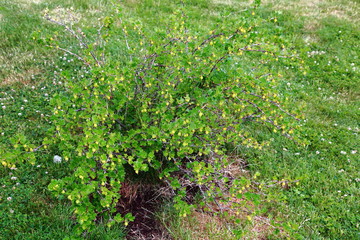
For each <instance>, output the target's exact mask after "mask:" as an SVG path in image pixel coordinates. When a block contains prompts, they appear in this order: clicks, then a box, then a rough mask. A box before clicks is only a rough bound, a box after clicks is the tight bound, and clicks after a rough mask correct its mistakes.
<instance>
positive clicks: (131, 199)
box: [117, 183, 172, 240]
mask: <svg viewBox="0 0 360 240" xmlns="http://www.w3.org/2000/svg"><path fill="white" fill-rule="evenodd" d="M159 189H160V190H159ZM120 194H121V196H122V197H121V199H120V201H119V202H118V204H117V211H118V212H120V213H122V214H126V213H129V212H130V213H132V215H133V216H134V217H135V220H134V221H133V222H130V223H129V225H128V227H127V231H128V234H127V239H128V240H172V238H171V236H170V234H169V233H168V232H167V231H166V229H165V228H164V227H163V226H162V225H161V223H160V221H158V220H157V218H156V217H155V212H156V211H158V210H159V207H160V206H161V203H162V201H163V200H164V192H161V188H159V186H153V185H144V184H136V183H124V184H123V186H122V188H121V191H120Z"/></svg>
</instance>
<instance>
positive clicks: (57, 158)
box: [54, 155, 62, 163]
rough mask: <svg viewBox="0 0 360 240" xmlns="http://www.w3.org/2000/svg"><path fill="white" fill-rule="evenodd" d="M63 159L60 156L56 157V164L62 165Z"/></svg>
mask: <svg viewBox="0 0 360 240" xmlns="http://www.w3.org/2000/svg"><path fill="white" fill-rule="evenodd" d="M61 160H62V158H61V157H60V156H58V155H55V156H54V163H61Z"/></svg>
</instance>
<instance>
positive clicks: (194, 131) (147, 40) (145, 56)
mask: <svg viewBox="0 0 360 240" xmlns="http://www.w3.org/2000/svg"><path fill="white" fill-rule="evenodd" d="M121 19H122V16H121V14H118V13H116V14H115V13H114V15H112V16H107V17H105V18H103V22H102V26H101V28H100V29H99V31H98V33H99V36H98V37H99V38H97V39H96V40H95V42H94V43H92V44H89V43H87V38H86V37H85V34H83V33H82V32H80V33H79V32H78V31H74V30H73V28H72V26H66V25H65V24H63V23H61V22H58V21H57V20H54V19H51V18H49V20H50V21H52V22H54V23H57V24H60V25H62V26H64V27H65V29H66V31H67V32H69V33H70V34H71V35H72V36H73V37H75V38H76V39H77V41H78V42H79V43H80V45H81V48H82V52H80V53H74V52H72V51H70V50H67V48H63V47H60V46H59V43H58V42H57V39H58V37H55V40H54V39H53V38H52V37H50V38H49V37H46V38H45V39H42V40H41V41H40V42H44V43H46V44H47V45H49V46H51V47H54V48H57V49H60V50H63V51H67V52H68V53H69V54H71V55H73V56H76V57H77V59H79V60H80V61H82V62H83V63H84V64H85V65H86V67H87V71H88V73H89V74H88V75H87V76H85V77H84V78H79V79H77V78H75V79H74V78H73V76H74V75H73V71H64V72H63V77H64V78H65V79H66V81H65V86H66V87H65V91H64V92H61V93H59V94H57V95H55V96H54V97H53V99H52V100H51V104H52V105H53V106H54V111H53V116H52V123H53V125H54V127H53V128H52V129H51V131H50V132H51V135H50V136H49V137H48V138H46V139H45V140H44V143H43V146H44V148H56V149H58V151H59V152H61V156H62V157H63V159H64V160H65V161H67V166H68V168H69V169H70V171H71V174H70V175H68V176H66V177H64V178H60V179H57V180H53V181H52V182H51V184H50V185H49V189H50V190H52V191H54V192H56V193H57V194H58V195H59V196H65V197H66V198H68V199H69V200H70V201H71V202H72V204H73V207H74V212H75V213H76V214H77V220H78V223H79V228H78V230H77V232H78V233H81V232H82V231H84V230H91V229H92V228H93V226H94V223H95V222H96V221H99V220H100V219H101V220H102V221H105V222H107V223H108V225H109V226H111V225H113V224H114V223H116V222H124V223H125V225H127V223H128V222H129V221H132V220H133V216H131V214H126V215H125V216H122V215H121V214H120V213H118V212H117V208H116V206H117V203H118V201H119V199H120V197H121V196H120V193H119V192H120V189H121V186H122V183H124V182H125V181H126V180H127V179H129V178H132V177H133V176H135V175H140V176H145V181H146V179H147V178H146V176H148V175H147V174H148V173H151V174H152V175H155V178H156V180H157V181H159V182H163V183H166V184H168V185H169V186H170V187H171V189H172V193H173V194H174V197H173V200H174V202H175V207H176V208H177V210H178V211H179V213H180V215H181V216H186V215H187V214H189V213H190V211H191V209H192V208H193V207H194V205H193V203H189V202H186V190H187V188H186V187H187V186H188V183H189V182H190V183H191V184H192V185H195V186H196V187H197V188H198V189H199V191H200V192H201V193H202V197H203V198H204V199H203V200H205V201H207V202H209V201H215V202H217V201H218V200H219V199H223V200H225V201H229V200H230V199H231V198H234V197H237V198H242V197H244V198H246V199H249V200H251V201H253V202H254V203H256V202H258V196H257V195H256V194H254V193H251V192H250V190H249V191H248V192H246V193H244V195H243V191H244V190H245V189H246V188H248V187H249V181H248V180H246V179H245V178H244V179H237V178H234V177H229V176H227V175H226V173H225V171H224V169H226V168H227V167H228V166H229V165H230V164H233V162H234V160H233V159H232V158H230V157H229V156H230V155H231V152H232V150H233V149H234V148H235V147H238V146H242V147H247V148H249V147H250V148H255V149H259V150H261V149H263V148H264V147H266V146H268V144H269V139H262V138H260V137H258V135H257V134H256V131H254V130H259V129H260V130H261V131H271V132H275V133H279V134H282V135H284V136H285V137H288V138H291V139H295V140H296V138H294V137H293V136H292V135H293V132H294V130H295V129H296V128H297V123H296V119H299V118H300V117H299V116H297V115H296V114H295V113H293V112H290V111H287V110H286V97H285V96H284V95H283V94H281V93H279V92H277V82H278V79H279V78H280V77H281V74H280V73H279V72H278V69H277V67H276V66H278V64H277V63H278V62H281V63H282V64H283V65H286V66H293V67H299V68H301V63H300V61H299V60H298V59H297V55H296V52H294V51H292V50H291V49H288V48H287V47H286V42H285V41H283V40H282V39H281V38H280V37H279V36H277V35H272V34H269V33H266V34H262V32H263V31H264V29H265V28H266V25H267V24H276V19H274V18H273V19H263V18H261V17H259V16H257V15H256V7H254V8H252V9H250V10H249V11H246V12H242V13H241V15H240V16H236V17H233V16H228V17H227V18H224V20H223V21H222V22H220V23H217V26H214V29H215V30H211V31H210V32H208V33H204V32H197V31H194V30H193V24H194V23H193V22H192V21H191V15H190V14H187V10H186V7H184V6H181V5H179V7H178V8H177V9H176V10H175V11H174V12H173V14H171V15H170V16H169V17H168V19H163V20H162V21H163V22H164V27H161V26H162V25H160V26H159V28H156V29H155V31H154V29H147V28H146V27H145V26H142V24H141V22H140V21H134V22H131V21H129V23H127V22H124V21H121ZM115 24H116V25H118V26H119V25H120V29H121V30H122V31H121V35H119V34H120V33H119V32H117V31H116V28H114V25H115ZM264 32H265V31H264ZM114 35H116V36H114ZM114 37H116V38H121V40H122V41H123V43H124V44H123V46H126V51H127V53H126V54H125V55H124V58H125V60H121V59H119V61H114V60H113V59H107V58H106V57H104V56H106V55H107V53H108V51H109V50H108V48H107V46H111V42H112V41H114ZM34 38H40V39H41V34H36V35H34ZM112 47H113V46H112ZM26 142H27V140H26V139H25V138H22V137H21V138H18V139H15V140H14V143H13V144H14V145H15V147H16V149H17V151H18V153H19V154H20V152H22V151H27V152H29V154H28V157H30V158H31V159H34V157H33V156H34V155H33V154H32V153H33V152H34V150H36V149H35V146H33V145H29V144H27V143H26ZM14 156H15V155H14ZM11 159H13V161H14V162H15V161H17V159H15V157H14V158H8V160H10V162H8V163H7V162H4V163H3V164H4V165H9V166H12V165H11V164H13V163H14V162H11ZM235 161H236V160H235ZM236 206H237V203H236V202H235V203H233V204H232V205H231V207H234V208H236Z"/></svg>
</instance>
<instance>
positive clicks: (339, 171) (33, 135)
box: [0, 0, 360, 239]
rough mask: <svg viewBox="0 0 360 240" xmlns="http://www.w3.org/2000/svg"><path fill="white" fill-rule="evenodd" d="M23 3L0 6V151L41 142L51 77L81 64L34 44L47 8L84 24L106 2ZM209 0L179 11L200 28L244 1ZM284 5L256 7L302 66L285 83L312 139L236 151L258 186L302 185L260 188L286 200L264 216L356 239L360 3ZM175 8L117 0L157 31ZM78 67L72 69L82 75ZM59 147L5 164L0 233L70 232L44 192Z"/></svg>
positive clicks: (184, 232) (115, 232) (117, 232)
mask: <svg viewBox="0 0 360 240" xmlns="http://www.w3.org/2000/svg"><path fill="white" fill-rule="evenodd" d="M30 2H31V1H20V0H18V1H5V2H2V3H1V4H0V14H1V15H0V16H1V17H0V39H2V40H1V42H0V66H1V67H0V79H1V82H0V103H1V106H5V107H2V108H0V117H1V118H0V133H1V135H0V147H2V148H4V149H5V148H9V145H10V139H11V137H13V136H15V135H16V134H17V133H24V134H25V135H26V136H27V137H28V138H29V139H31V140H32V142H34V143H35V144H40V142H41V140H42V138H43V136H44V134H45V132H46V129H47V128H49V127H50V126H51V123H50V122H49V121H50V120H49V115H51V109H50V106H49V104H48V102H49V99H50V98H51V96H52V95H53V94H54V93H55V92H57V91H61V90H62V89H63V85H62V84H59V81H61V79H59V77H58V75H57V74H56V73H55V72H59V71H60V69H63V70H67V69H72V68H73V67H74V66H75V67H76V68H78V67H79V66H80V64H78V63H68V62H67V61H64V60H63V59H60V56H61V57H62V58H63V57H64V54H63V53H59V52H56V51H53V50H51V49H48V48H44V47H43V46H41V45H39V44H37V43H36V42H35V41H31V36H32V32H34V31H38V30H40V31H41V34H43V35H44V36H51V34H52V33H53V32H54V31H61V28H60V27H58V26H54V25H53V24H50V23H48V22H46V21H45V20H44V19H43V18H42V17H41V14H42V12H43V11H44V10H45V9H46V8H48V9H49V10H50V12H51V11H52V10H53V9H55V7H56V6H61V7H62V8H70V7H73V8H74V11H75V12H76V13H78V14H79V16H81V18H80V20H79V21H80V25H82V26H89V23H90V25H92V24H96V21H97V20H96V19H97V18H98V17H100V16H102V15H106V12H107V11H108V9H109V8H110V3H109V2H107V1H95V0H94V1H85V0H83V1H66V0H57V1H34V2H33V3H30ZM35 2H38V3H35ZM213 2H214V3H209V1H194V2H193V3H192V4H189V5H188V6H187V7H189V9H191V12H192V15H191V18H193V20H194V21H196V22H197V26H195V28H196V30H197V31H199V32H201V31H208V29H211V28H212V27H213V26H216V24H217V23H221V19H222V18H221V16H222V15H227V14H229V13H231V12H234V11H237V10H239V9H241V8H244V7H246V6H247V5H246V4H245V3H244V2H241V1H235V0H234V1H225V0H224V1H213ZM215 2H216V3H215ZM290 2H291V4H289V1H286V0H281V1H265V3H264V4H265V5H264V6H263V7H261V11H260V13H261V14H262V15H264V16H277V18H278V25H277V27H276V28H269V29H268V30H267V31H269V32H273V31H274V32H275V31H277V32H280V33H281V34H282V36H283V37H284V38H285V39H286V40H287V41H289V42H291V43H292V44H293V45H294V49H296V50H297V51H299V52H300V53H301V54H302V56H303V59H304V61H305V65H306V66H308V70H307V75H305V76H304V75H303V74H302V73H299V72H297V71H295V70H292V69H291V68H290V69H289V70H288V71H287V72H286V74H284V82H283V84H282V88H283V91H284V94H286V95H287V96H289V97H290V98H291V99H292V102H293V104H294V107H296V106H299V105H305V108H304V114H305V118H306V122H305V121H304V122H303V123H302V125H303V126H302V130H301V131H302V135H303V138H304V139H306V141H308V143H309V144H308V145H307V146H306V147H299V146H297V145H295V144H294V143H292V142H291V141H287V140H284V139H283V138H279V137H277V136H275V135H274V136H273V138H274V143H273V145H272V148H271V150H268V151H266V152H261V153H260V152H256V151H253V150H244V149H241V147H240V146H239V147H238V151H239V152H238V153H239V154H240V155H241V156H243V157H244V158H246V160H247V162H248V164H249V169H250V171H251V172H256V171H258V172H260V173H261V176H260V181H263V182H270V181H271V180H273V179H277V180H281V179H292V180H300V184H299V185H298V186H293V187H290V188H287V189H285V188H281V187H274V189H270V190H268V192H269V194H274V193H276V194H278V195H279V196H277V197H275V199H280V198H282V201H271V202H270V203H266V204H265V203H264V206H263V207H264V208H265V209H268V211H267V213H266V216H267V217H268V218H273V219H277V221H279V222H283V223H287V222H292V223H295V224H297V225H298V227H297V228H296V229H295V230H291V231H290V230H289V232H291V233H294V236H295V234H297V235H296V236H297V237H298V238H305V239H358V238H359V237H360V235H359V231H358V229H359V228H360V226H359V222H360V213H359V207H358V205H359V202H358V196H359V194H360V191H359V188H360V176H359V173H358V170H359V169H360V161H359V151H360V148H359V147H360V146H359V145H360V144H359V142H360V139H359V128H360V99H359V97H360V80H359V79H360V59H359V56H358V54H359V52H360V29H359V28H358V25H357V24H358V23H359V19H360V17H359V16H358V15H356V14H355V13H356V12H360V3H359V2H355V1H354V2H348V1H340V0H337V1H330V0H329V1H321V2H317V1H314V2H313V3H310V1H290ZM229 3H230V4H229ZM174 6H175V5H172V4H166V3H164V2H163V3H161V1H142V3H140V1H135V0H133V1H131V0H128V1H124V2H123V9H124V17H129V18H131V19H132V20H134V21H135V19H140V20H141V21H142V23H143V24H147V25H150V26H154V27H156V26H159V23H158V22H157V20H156V19H157V18H156V16H157V15H159V14H162V15H166V14H169V13H170V12H171V11H172V9H173V7H174ZM306 9H307V10H306ZM309 9H310V10H311V11H310V10H309ZM350 10H351V11H350ZM85 30H87V31H91V30H88V29H87V28H85ZM63 39H64V41H65V45H66V44H68V45H70V44H73V42H72V40H71V38H69V37H67V36H64V38H63ZM116 44H118V43H114V45H111V46H110V51H111V52H112V53H113V58H114V60H118V59H119V58H120V57H121V56H122V55H121V51H119V48H118V47H116ZM82 74H83V73H82V70H80V71H79V76H81V75H82ZM54 83H56V84H54ZM20 113H21V114H20ZM262 134H265V133H262ZM55 154H57V152H56V149H50V150H46V151H45V150H41V151H39V153H38V162H37V164H36V165H35V166H32V165H30V164H25V165H23V166H18V168H17V169H13V170H11V169H8V168H3V167H1V169H0V185H1V193H0V196H1V198H0V204H1V205H0V239H61V238H63V237H66V236H68V235H69V234H70V232H71V229H72V228H73V227H74V221H73V220H72V214H71V209H70V206H69V205H68V202H67V201H66V200H65V199H55V198H54V197H52V195H51V194H50V193H49V192H48V190H47V185H48V183H49V182H50V180H51V179H52V178H59V177H61V176H63V175H64V174H66V169H65V168H64V167H63V166H62V165H61V164H60V165H57V164H54V163H53V162H52V158H53V156H54V155H55ZM11 177H16V178H17V179H15V180H12V179H11ZM13 179H14V178H13ZM17 183H19V184H17ZM8 197H11V198H12V199H11V201H9V200H7V198H8ZM269 197H270V196H269ZM166 211H169V212H166ZM164 213H166V214H165V216H170V218H169V220H167V225H166V226H167V228H168V229H169V231H170V232H172V233H173V235H174V237H175V238H178V239H191V234H190V233H189V231H188V229H184V228H185V227H187V226H188V225H186V224H184V222H181V221H183V220H181V219H180V220H179V219H176V216H172V214H174V213H172V212H171V210H164ZM159 215H160V217H161V216H163V219H168V218H166V217H164V215H162V214H161V213H160V214H159ZM188 221H192V220H188ZM198 224H201V223H198ZM219 224H220V223H219ZM193 225H196V221H195V220H194V224H193ZM282 228H283V229H284V227H282ZM122 229H123V228H122V227H121V226H116V227H115V228H114V229H111V230H106V228H105V227H104V226H102V225H99V227H98V229H96V231H95V233H94V234H92V235H89V236H86V238H87V239H100V238H99V237H98V238H97V237H96V236H104V237H102V238H101V239H105V237H107V238H108V239H121V238H123V236H124V234H123V230H122ZM195 229H197V228H195ZM248 230H249V232H250V231H251V228H249V229H248ZM196 231H199V232H201V231H204V232H205V233H204V232H203V234H207V235H208V236H211V234H213V235H214V237H213V239H217V238H216V233H210V232H207V233H206V231H208V230H201V229H197V230H196ZM248 234H249V236H251V235H250V233H248ZM195 235H196V234H195ZM195 235H194V236H195ZM198 235H199V234H197V235H196V236H198ZM200 235H201V234H200ZM249 238H250V239H251V237H249Z"/></svg>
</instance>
